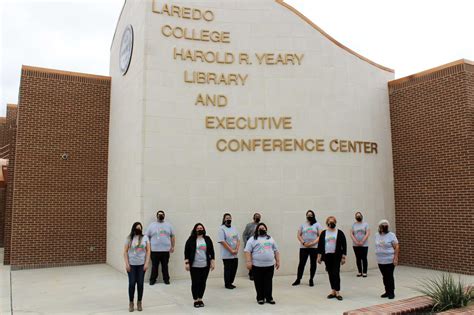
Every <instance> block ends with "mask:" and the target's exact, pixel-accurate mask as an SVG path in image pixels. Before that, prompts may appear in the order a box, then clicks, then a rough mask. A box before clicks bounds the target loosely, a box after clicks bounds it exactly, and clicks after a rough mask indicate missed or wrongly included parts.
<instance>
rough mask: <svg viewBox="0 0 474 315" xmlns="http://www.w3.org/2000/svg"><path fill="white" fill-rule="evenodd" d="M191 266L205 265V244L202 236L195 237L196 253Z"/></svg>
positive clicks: (199, 266) (200, 266)
mask: <svg viewBox="0 0 474 315" xmlns="http://www.w3.org/2000/svg"><path fill="white" fill-rule="evenodd" d="M191 267H194V268H204V267H207V244H206V240H205V239H204V238H199V237H198V238H196V254H195V255H194V261H193V264H192V266H191Z"/></svg>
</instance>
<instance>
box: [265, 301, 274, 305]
mask: <svg viewBox="0 0 474 315" xmlns="http://www.w3.org/2000/svg"><path fill="white" fill-rule="evenodd" d="M267 303H268V304H272V305H274V304H276V302H275V301H274V300H267Z"/></svg>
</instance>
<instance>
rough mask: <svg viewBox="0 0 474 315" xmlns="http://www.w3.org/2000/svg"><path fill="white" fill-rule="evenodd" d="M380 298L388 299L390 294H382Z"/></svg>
mask: <svg viewBox="0 0 474 315" xmlns="http://www.w3.org/2000/svg"><path fill="white" fill-rule="evenodd" d="M380 297H381V298H386V297H388V293H387V292H385V293H384V294H382V295H381V296H380Z"/></svg>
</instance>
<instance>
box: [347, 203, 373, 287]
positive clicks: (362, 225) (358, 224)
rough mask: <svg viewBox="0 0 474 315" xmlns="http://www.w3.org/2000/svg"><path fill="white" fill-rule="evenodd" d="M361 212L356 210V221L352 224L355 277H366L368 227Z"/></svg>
mask: <svg viewBox="0 0 474 315" xmlns="http://www.w3.org/2000/svg"><path fill="white" fill-rule="evenodd" d="M363 218H364V217H363V216H362V213H361V212H360V211H358V212H356V214H355V219H356V221H355V222H354V223H353V224H352V228H351V238H352V247H353V248H354V254H355V256H356V264H357V270H358V271H359V273H358V274H357V277H364V278H365V277H367V265H368V263H367V252H368V251H369V241H368V240H369V236H370V229H369V224H368V223H367V222H364V221H362V220H363Z"/></svg>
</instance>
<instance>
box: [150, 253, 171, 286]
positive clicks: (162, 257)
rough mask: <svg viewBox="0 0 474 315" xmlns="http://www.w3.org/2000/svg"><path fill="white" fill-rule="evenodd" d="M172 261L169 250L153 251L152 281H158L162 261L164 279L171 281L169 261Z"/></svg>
mask: <svg viewBox="0 0 474 315" xmlns="http://www.w3.org/2000/svg"><path fill="white" fill-rule="evenodd" d="M169 261H170V253H169V252H151V264H152V267H151V275H150V282H154V281H156V278H158V266H159V265H160V263H161V272H162V273H163V280H164V281H169V280H170V274H169V272H168V262H169Z"/></svg>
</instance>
